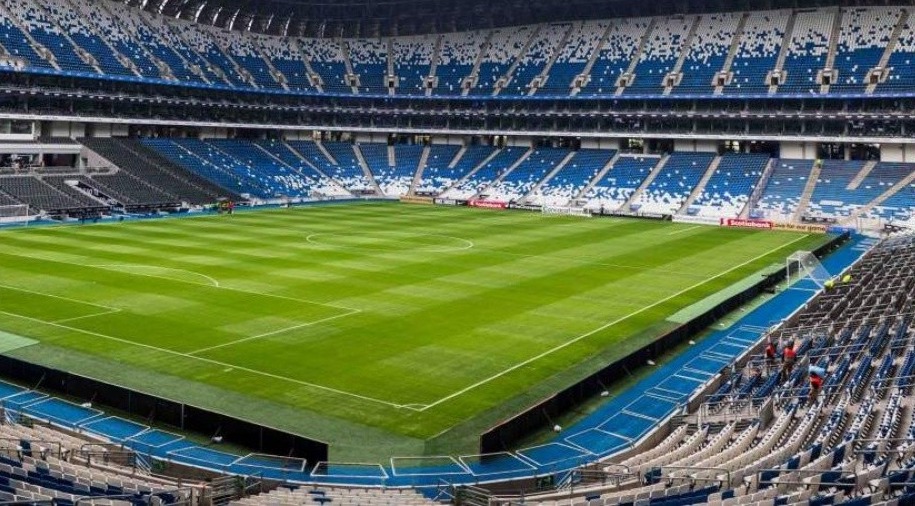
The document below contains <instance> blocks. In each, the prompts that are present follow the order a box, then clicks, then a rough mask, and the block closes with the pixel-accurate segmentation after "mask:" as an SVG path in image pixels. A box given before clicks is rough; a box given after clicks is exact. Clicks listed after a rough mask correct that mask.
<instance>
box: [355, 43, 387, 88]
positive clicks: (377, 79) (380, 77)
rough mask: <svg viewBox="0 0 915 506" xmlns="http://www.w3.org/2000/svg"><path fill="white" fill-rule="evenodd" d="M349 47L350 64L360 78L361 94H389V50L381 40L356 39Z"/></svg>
mask: <svg viewBox="0 0 915 506" xmlns="http://www.w3.org/2000/svg"><path fill="white" fill-rule="evenodd" d="M348 45H349V58H350V63H352V65H353V72H355V73H356V75H358V76H359V92H360V93H373V94H376V95H384V94H387V92H388V91H387V90H388V87H387V83H386V82H385V81H386V80H385V76H387V75H388V48H387V44H385V42H384V41H383V40H380V39H356V40H351V41H349V43H348Z"/></svg>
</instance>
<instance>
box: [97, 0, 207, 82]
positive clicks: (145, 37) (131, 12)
mask: <svg viewBox="0 0 915 506" xmlns="http://www.w3.org/2000/svg"><path fill="white" fill-rule="evenodd" d="M91 10H92V11H95V12H97V13H99V14H98V15H100V16H103V15H104V13H105V12H110V13H111V14H112V15H113V20H112V24H115V25H119V26H121V27H123V31H124V32H125V33H126V34H130V35H132V36H133V41H132V42H125V44H128V45H134V46H136V47H137V48H138V49H137V51H126V50H122V51H121V52H122V54H124V55H125V56H128V57H130V58H131V59H133V61H134V64H136V65H137V67H139V68H140V69H141V72H142V73H143V74H144V75H146V71H144V70H143V69H146V68H147V67H148V64H147V63H145V62H144V60H143V59H142V58H136V57H134V53H136V52H139V49H140V48H142V49H143V50H145V51H146V53H148V54H149V55H150V58H156V59H158V60H159V61H160V62H162V63H163V64H164V65H165V66H166V67H167V68H168V72H170V73H171V75H172V76H173V77H174V78H175V79H177V80H178V81H187V82H191V81H196V82H199V83H204V82H205V81H203V80H202V79H201V78H200V77H198V76H197V75H196V74H195V73H194V72H193V71H192V70H191V63H190V62H188V61H187V60H185V59H184V57H182V56H181V55H180V54H179V53H178V52H177V51H179V48H178V47H172V44H173V43H174V42H175V39H171V40H170V39H169V38H168V37H165V36H162V35H160V32H159V30H161V29H162V28H163V26H164V24H163V23H162V21H161V20H160V19H158V18H153V19H150V20H149V21H147V20H146V19H144V14H142V13H141V11H138V10H137V9H134V8H131V7H129V6H127V5H124V4H122V3H116V2H110V1H108V0H103V1H102V2H100V5H99V7H97V8H94V9H91ZM162 33H165V32H162ZM118 47H120V46H118ZM125 51H126V52H125Z"/></svg>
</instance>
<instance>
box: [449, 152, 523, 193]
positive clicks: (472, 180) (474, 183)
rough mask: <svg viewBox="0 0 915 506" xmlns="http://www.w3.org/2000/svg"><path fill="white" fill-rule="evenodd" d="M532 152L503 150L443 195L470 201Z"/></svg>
mask: <svg viewBox="0 0 915 506" xmlns="http://www.w3.org/2000/svg"><path fill="white" fill-rule="evenodd" d="M530 151H531V150H529V149H525V148H518V147H507V148H503V149H501V150H499V151H498V153H496V155H495V156H490V157H488V158H487V160H484V162H486V163H483V164H481V165H478V166H477V167H476V168H474V170H473V171H472V172H470V173H469V174H467V176H465V177H464V178H462V179H461V180H460V181H458V182H457V183H456V184H455V185H454V186H452V187H451V188H449V189H448V190H446V191H445V192H444V193H442V196H443V197H445V198H453V199H469V198H471V197H473V196H475V195H477V194H479V193H480V192H481V191H483V190H484V189H486V188H488V187H490V186H491V185H492V184H493V183H497V182H498V181H499V180H500V179H501V178H502V177H503V176H505V175H506V174H507V173H508V172H510V171H511V170H512V169H513V168H514V167H515V165H516V164H518V163H519V162H521V161H523V160H524V159H525V158H527V156H526V155H527V154H528V153H529V152H530Z"/></svg>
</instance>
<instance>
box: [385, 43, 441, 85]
mask: <svg viewBox="0 0 915 506" xmlns="http://www.w3.org/2000/svg"><path fill="white" fill-rule="evenodd" d="M437 44H438V36H433V35H419V36H416V37H397V38H395V39H393V40H392V41H391V47H392V49H393V53H392V55H391V59H392V61H393V67H394V69H393V70H394V74H393V75H395V76H397V94H402V95H424V94H425V93H426V89H427V88H426V78H427V77H433V73H432V64H433V62H434V58H435V57H436V54H435V48H436V45H437ZM385 74H386V75H387V72H385Z"/></svg>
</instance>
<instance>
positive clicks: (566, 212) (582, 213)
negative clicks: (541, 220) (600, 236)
mask: <svg viewBox="0 0 915 506" xmlns="http://www.w3.org/2000/svg"><path fill="white" fill-rule="evenodd" d="M540 212H541V213H542V214H543V215H544V216H578V217H581V218H590V217H591V211H589V210H588V209H586V208H584V207H576V206H550V205H544V206H543V207H541V208H540Z"/></svg>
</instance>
